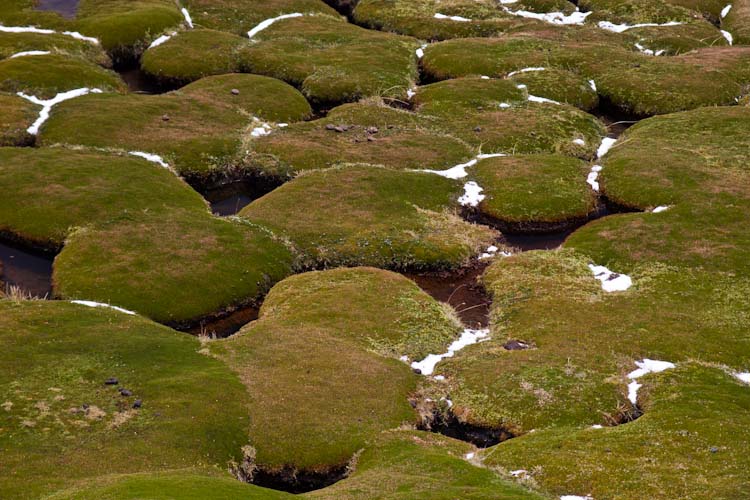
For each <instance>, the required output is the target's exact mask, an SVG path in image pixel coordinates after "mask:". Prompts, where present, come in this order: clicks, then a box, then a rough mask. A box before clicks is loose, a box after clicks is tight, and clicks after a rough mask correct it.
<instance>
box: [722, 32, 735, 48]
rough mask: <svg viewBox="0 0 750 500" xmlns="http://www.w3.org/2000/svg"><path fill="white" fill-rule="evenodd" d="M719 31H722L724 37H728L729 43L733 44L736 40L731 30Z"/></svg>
mask: <svg viewBox="0 0 750 500" xmlns="http://www.w3.org/2000/svg"><path fill="white" fill-rule="evenodd" d="M719 31H721V35H722V36H723V37H724V38H726V40H727V43H729V45H732V43H733V42H734V38H732V34H731V33H730V32H728V31H725V30H719Z"/></svg>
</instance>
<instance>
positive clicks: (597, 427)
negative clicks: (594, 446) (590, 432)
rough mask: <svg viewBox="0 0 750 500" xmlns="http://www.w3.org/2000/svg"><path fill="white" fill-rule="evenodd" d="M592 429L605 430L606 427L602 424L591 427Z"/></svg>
mask: <svg viewBox="0 0 750 500" xmlns="http://www.w3.org/2000/svg"><path fill="white" fill-rule="evenodd" d="M591 428H592V429H603V428H604V426H603V425H601V424H594V425H592V426H591Z"/></svg>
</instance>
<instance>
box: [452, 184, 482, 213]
mask: <svg viewBox="0 0 750 500" xmlns="http://www.w3.org/2000/svg"><path fill="white" fill-rule="evenodd" d="M482 191H484V189H482V187H481V186H480V185H479V184H477V183H476V182H474V181H469V182H467V183H466V184H464V194H463V195H461V196H460V197H459V198H458V202H459V203H460V204H461V205H463V206H465V207H476V206H477V205H479V202H481V201H482V200H483V199H484V198H485V196H484V195H483V194H482Z"/></svg>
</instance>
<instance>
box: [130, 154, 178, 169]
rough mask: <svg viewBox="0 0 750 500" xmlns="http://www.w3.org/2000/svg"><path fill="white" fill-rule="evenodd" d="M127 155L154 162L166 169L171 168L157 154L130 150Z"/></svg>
mask: <svg viewBox="0 0 750 500" xmlns="http://www.w3.org/2000/svg"><path fill="white" fill-rule="evenodd" d="M128 154H129V155H132V156H137V157H139V158H143V159H144V160H146V161H150V162H151V163H156V164H157V165H159V166H161V167H164V168H166V169H168V170H171V168H170V166H169V164H168V163H167V162H165V161H164V159H163V158H162V157H161V156H159V155H155V154H152V153H144V152H143V151H130V152H128Z"/></svg>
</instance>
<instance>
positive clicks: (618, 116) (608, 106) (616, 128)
mask: <svg viewBox="0 0 750 500" xmlns="http://www.w3.org/2000/svg"><path fill="white" fill-rule="evenodd" d="M591 114H592V115H594V116H596V117H597V118H599V120H601V121H602V122H603V123H604V125H606V127H607V137H611V138H613V139H617V138H618V137H620V136H621V135H622V134H623V132H625V131H626V130H627V129H629V128H630V127H632V126H633V125H635V124H636V123H638V122H639V121H641V120H643V119H644V118H647V117H646V116H639V115H634V114H631V113H627V112H625V111H623V110H622V109H620V108H618V107H616V106H615V105H614V104H612V103H611V102H610V101H609V100H608V99H605V98H603V97H600V99H599V106H597V108H596V109H594V110H592V111H591Z"/></svg>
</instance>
